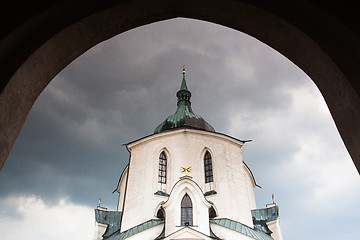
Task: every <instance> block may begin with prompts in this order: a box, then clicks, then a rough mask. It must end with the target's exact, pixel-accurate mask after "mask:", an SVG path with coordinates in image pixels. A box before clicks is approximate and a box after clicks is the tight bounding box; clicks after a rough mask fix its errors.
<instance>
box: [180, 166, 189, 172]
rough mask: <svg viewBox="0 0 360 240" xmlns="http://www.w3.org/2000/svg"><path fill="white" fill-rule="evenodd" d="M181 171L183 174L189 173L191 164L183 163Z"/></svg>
mask: <svg viewBox="0 0 360 240" xmlns="http://www.w3.org/2000/svg"><path fill="white" fill-rule="evenodd" d="M181 172H182V173H185V174H189V173H190V172H191V166H189V165H184V166H182V167H181Z"/></svg>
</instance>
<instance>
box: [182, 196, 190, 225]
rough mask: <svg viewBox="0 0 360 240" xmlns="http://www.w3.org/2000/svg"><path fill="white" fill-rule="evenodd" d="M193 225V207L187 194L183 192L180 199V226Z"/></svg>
mask: <svg viewBox="0 0 360 240" xmlns="http://www.w3.org/2000/svg"><path fill="white" fill-rule="evenodd" d="M189 225H190V226H192V225H193V209H192V202H191V199H190V197H189V195H187V194H185V196H184V197H183V199H182V200H181V226H189Z"/></svg>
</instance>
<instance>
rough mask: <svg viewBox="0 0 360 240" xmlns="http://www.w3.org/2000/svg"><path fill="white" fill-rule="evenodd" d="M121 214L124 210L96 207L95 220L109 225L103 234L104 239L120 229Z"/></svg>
mask: <svg viewBox="0 0 360 240" xmlns="http://www.w3.org/2000/svg"><path fill="white" fill-rule="evenodd" d="M121 215H122V212H117V211H103V210H99V209H95V221H96V222H98V223H103V224H107V225H108V227H107V228H106V231H105V233H104V234H103V237H104V239H106V237H108V236H110V235H112V234H113V233H114V232H116V231H118V230H119V229H120V223H121Z"/></svg>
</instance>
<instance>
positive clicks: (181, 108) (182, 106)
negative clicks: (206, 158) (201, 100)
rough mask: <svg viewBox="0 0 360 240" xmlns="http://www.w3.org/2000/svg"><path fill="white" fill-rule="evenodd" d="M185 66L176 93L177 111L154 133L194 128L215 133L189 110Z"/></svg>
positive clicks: (189, 93)
mask: <svg viewBox="0 0 360 240" xmlns="http://www.w3.org/2000/svg"><path fill="white" fill-rule="evenodd" d="M185 73H186V72H185V65H184V66H182V74H183V77H182V82H181V87H180V90H179V91H178V92H177V93H176V96H177V109H176V112H175V114H173V115H171V116H169V117H167V118H166V119H165V121H163V122H162V123H161V124H160V125H159V126H158V127H157V128H156V129H155V131H154V133H161V132H164V131H170V130H173V129H178V128H194V129H200V130H205V131H211V132H215V130H214V128H213V127H212V126H211V125H210V124H209V123H207V122H206V121H205V120H204V119H203V118H202V117H201V116H199V115H196V114H194V112H193V110H192V109H191V102H190V98H191V92H190V91H189V90H188V88H187V85H186V80H185Z"/></svg>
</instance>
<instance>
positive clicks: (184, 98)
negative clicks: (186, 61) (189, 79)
mask: <svg viewBox="0 0 360 240" xmlns="http://www.w3.org/2000/svg"><path fill="white" fill-rule="evenodd" d="M182 69H183V70H182V74H183V78H182V82H181V87H180V90H179V91H178V92H177V93H176V96H177V98H178V102H177V105H178V106H179V104H180V103H184V104H185V105H188V106H189V107H190V106H191V102H190V98H191V92H190V91H189V90H188V88H187V85H186V80H185V73H186V71H185V65H183V66H182ZM190 110H191V109H190ZM191 112H192V110H191Z"/></svg>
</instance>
